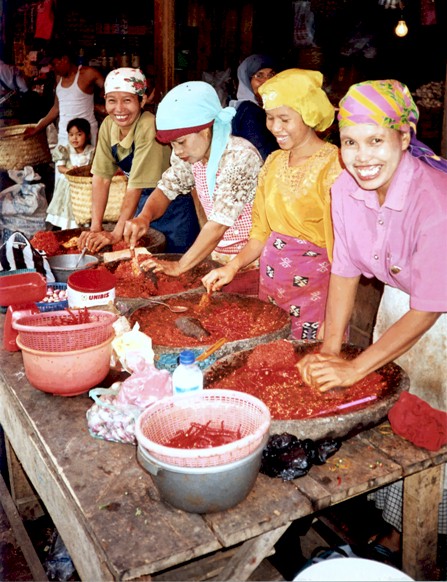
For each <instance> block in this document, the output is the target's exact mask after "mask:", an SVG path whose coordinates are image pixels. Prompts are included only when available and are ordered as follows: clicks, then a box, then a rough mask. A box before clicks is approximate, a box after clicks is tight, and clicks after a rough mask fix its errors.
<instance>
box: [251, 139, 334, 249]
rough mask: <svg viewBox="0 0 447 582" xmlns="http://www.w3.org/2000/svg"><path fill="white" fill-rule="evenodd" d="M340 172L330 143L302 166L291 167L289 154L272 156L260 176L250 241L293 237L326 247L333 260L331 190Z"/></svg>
mask: <svg viewBox="0 0 447 582" xmlns="http://www.w3.org/2000/svg"><path fill="white" fill-rule="evenodd" d="M341 170H342V168H341V166H340V162H339V150H338V148H337V146H335V145H334V144H331V143H328V142H326V143H324V145H323V146H322V147H321V148H320V149H319V150H318V151H317V152H315V154H314V155H312V156H310V157H309V159H307V160H306V161H305V162H304V164H302V165H300V166H294V167H289V152H288V151H283V150H278V151H276V152H273V153H272V154H270V156H269V157H268V158H267V160H266V161H265V164H264V166H263V167H262V168H261V171H260V173H259V178H258V187H257V189H256V194H255V201H254V204H253V214H252V229H251V231H250V238H254V239H256V240H260V241H262V242H266V241H267V239H268V237H269V236H270V234H271V232H272V231H275V232H278V233H282V234H286V235H289V236H294V237H296V238H301V239H305V240H308V241H310V242H312V243H313V244H315V245H317V246H319V247H323V248H326V249H327V251H328V255H329V258H330V259H331V260H332V247H333V240H334V237H333V230H332V220H331V208H330V188H331V186H332V183H333V182H334V180H335V178H337V176H338V175H339V174H340V172H341Z"/></svg>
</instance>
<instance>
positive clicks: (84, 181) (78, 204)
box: [65, 166, 127, 224]
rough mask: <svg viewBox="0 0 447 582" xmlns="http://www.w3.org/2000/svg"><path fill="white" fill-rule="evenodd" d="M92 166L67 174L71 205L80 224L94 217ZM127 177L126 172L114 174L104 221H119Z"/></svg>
mask: <svg viewBox="0 0 447 582" xmlns="http://www.w3.org/2000/svg"><path fill="white" fill-rule="evenodd" d="M90 169H91V166H81V167H79V168H73V169H71V170H69V171H68V172H67V173H66V174H65V175H66V177H67V180H68V181H69V183H70V197H71V206H72V209H73V214H74V217H75V220H76V222H77V223H78V224H86V223H88V222H90V221H91V219H92V190H93V188H92V178H93V177H92V175H91V173H90ZM126 187H127V178H126V176H125V175H124V174H119V175H116V176H113V178H112V183H111V184H110V190H109V199H108V201H107V206H106V209H105V212H104V218H103V221H104V222H117V220H118V218H119V216H120V210H121V204H122V202H123V198H124V194H125V193H126Z"/></svg>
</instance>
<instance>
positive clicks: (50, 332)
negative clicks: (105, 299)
mask: <svg viewBox="0 0 447 582" xmlns="http://www.w3.org/2000/svg"><path fill="white" fill-rule="evenodd" d="M71 311H72V313H74V314H76V315H77V314H78V313H79V312H80V311H82V310H80V309H72V310H71ZM88 313H89V317H90V322H89V323H81V324H71V323H70V322H71V321H72V317H71V315H70V313H69V312H68V311H52V312H47V313H38V314H33V315H27V316H26V317H21V318H19V319H17V321H14V322H13V324H12V325H13V327H14V329H16V330H17V331H18V332H19V336H20V341H21V342H22V344H23V345H24V346H26V347H27V348H30V349H33V350H38V351H42V352H72V351H75V350H83V349H85V348H90V347H93V346H97V345H99V344H102V343H103V342H105V341H106V340H108V339H109V338H110V337H112V335H113V334H114V333H115V331H114V329H113V323H114V321H116V319H117V315H115V314H114V313H110V312H109V311H96V310H90V311H89V312H88Z"/></svg>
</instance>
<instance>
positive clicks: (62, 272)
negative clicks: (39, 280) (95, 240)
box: [48, 253, 99, 283]
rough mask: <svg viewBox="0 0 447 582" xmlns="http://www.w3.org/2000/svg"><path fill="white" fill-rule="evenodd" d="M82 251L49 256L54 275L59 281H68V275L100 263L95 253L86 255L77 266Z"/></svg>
mask: <svg viewBox="0 0 447 582" xmlns="http://www.w3.org/2000/svg"><path fill="white" fill-rule="evenodd" d="M80 256H81V253H76V254H68V255H55V256H54V257H48V262H49V264H50V267H51V270H52V271H53V275H54V277H55V279H56V281H57V282H58V283H66V282H67V281H68V277H69V276H70V275H71V274H72V273H75V272H76V271H82V270H84V269H90V268H91V267H95V266H96V265H97V264H98V263H99V259H98V257H94V256H93V255H84V256H83V257H82V259H81V260H80V261H79V265H78V266H77V267H76V263H77V262H78V260H79V257H80Z"/></svg>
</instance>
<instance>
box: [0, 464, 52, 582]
mask: <svg viewBox="0 0 447 582" xmlns="http://www.w3.org/2000/svg"><path fill="white" fill-rule="evenodd" d="M0 502H1V505H2V507H3V509H4V511H5V514H6V516H7V517H8V520H9V523H10V525H11V528H12V530H13V532H14V535H15V537H16V540H17V542H18V543H19V546H20V549H21V550H22V553H23V555H24V557H25V560H26V563H27V564H28V567H29V569H30V572H31V574H32V575H33V580H41V581H42V582H45V581H46V580H48V578H47V575H46V573H45V570H44V569H43V566H42V564H41V562H40V560H39V558H38V556H37V554H36V550H35V549H34V546H33V544H32V543H31V540H30V538H29V536H28V533H27V531H26V529H25V526H24V525H23V522H22V518H21V517H20V514H19V512H18V511H17V508H16V506H15V505H14V501H13V500H12V497H11V496H10V494H9V491H8V489H7V487H6V484H5V482H4V480H3V477H2V476H1V475H0Z"/></svg>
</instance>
